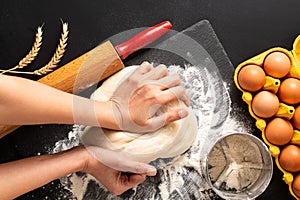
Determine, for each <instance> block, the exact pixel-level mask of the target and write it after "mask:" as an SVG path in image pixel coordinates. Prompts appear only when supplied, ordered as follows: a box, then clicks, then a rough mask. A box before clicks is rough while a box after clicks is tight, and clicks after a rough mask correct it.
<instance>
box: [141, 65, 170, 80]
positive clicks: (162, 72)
mask: <svg viewBox="0 0 300 200" xmlns="http://www.w3.org/2000/svg"><path fill="white" fill-rule="evenodd" d="M168 73H169V72H168V69H167V67H166V66H165V65H158V66H157V67H155V68H153V69H152V70H151V71H149V72H148V73H146V74H144V76H143V80H145V81H147V80H159V79H161V78H163V77H165V76H167V75H168Z"/></svg>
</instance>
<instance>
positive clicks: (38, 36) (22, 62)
mask: <svg viewBox="0 0 300 200" xmlns="http://www.w3.org/2000/svg"><path fill="white" fill-rule="evenodd" d="M42 35H43V31H42V27H38V29H37V33H36V34H35V41H34V44H33V46H32V48H31V50H30V51H29V53H28V54H27V55H26V56H25V57H24V58H23V59H22V60H20V61H19V63H18V65H16V66H15V67H13V68H10V69H7V70H0V71H1V74H4V73H7V72H10V73H11V72H12V71H13V70H16V69H22V68H24V67H26V66H27V65H29V64H30V63H31V62H32V61H34V59H35V58H36V56H37V55H38V53H39V50H40V47H41V44H42V39H43V36H42Z"/></svg>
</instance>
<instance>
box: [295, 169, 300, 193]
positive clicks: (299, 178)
mask: <svg viewBox="0 0 300 200" xmlns="http://www.w3.org/2000/svg"><path fill="white" fill-rule="evenodd" d="M293 192H294V193H295V195H297V196H298V197H300V174H297V175H296V176H294V180H293Z"/></svg>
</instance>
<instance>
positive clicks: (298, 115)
mask: <svg viewBox="0 0 300 200" xmlns="http://www.w3.org/2000/svg"><path fill="white" fill-rule="evenodd" d="M292 124H293V126H294V127H295V128H296V129H298V130H300V106H298V107H296V109H295V112H294V115H293V118H292Z"/></svg>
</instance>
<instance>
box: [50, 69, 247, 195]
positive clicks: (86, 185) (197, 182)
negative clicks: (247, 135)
mask: <svg viewBox="0 0 300 200" xmlns="http://www.w3.org/2000/svg"><path fill="white" fill-rule="evenodd" d="M169 70H170V71H171V72H176V73H177V74H178V75H179V76H180V77H181V79H182V82H183V84H184V86H185V88H186V89H187V92H188V94H189V95H190V99H191V106H192V108H193V112H194V113H195V115H196V117H197V120H198V127H199V130H198V134H197V137H196V139H195V141H194V143H193V145H192V147H191V148H190V149H189V150H187V151H186V152H185V153H184V154H182V155H180V156H177V157H175V158H169V159H157V160H156V161H154V162H152V163H151V164H152V165H154V166H155V167H156V168H157V169H158V174H157V175H156V176H155V177H148V178H147V179H146V181H145V182H143V183H142V184H140V185H138V186H137V187H135V188H133V189H131V190H129V191H127V192H125V193H124V194H122V195H121V196H114V195H112V194H111V193H109V192H108V191H107V190H106V189H105V188H104V187H103V186H102V185H101V183H99V182H98V181H96V180H95V179H94V178H93V177H92V176H90V175H87V174H83V173H75V174H70V175H68V176H66V177H63V178H61V179H60V180H61V184H62V185H63V186H64V188H65V189H67V190H69V191H70V192H71V193H72V194H73V196H74V199H78V200H81V199H145V198H146V199H217V198H218V196H217V195H216V194H215V193H214V192H213V191H212V189H211V188H210V187H209V186H208V184H207V183H206V181H205V178H204V176H203V172H202V167H201V160H202V159H203V158H204V156H205V155H206V153H207V150H208V149H209V148H211V145H212V143H213V142H215V141H216V140H217V139H218V138H219V137H220V136H222V135H223V134H224V133H225V132H226V131H224V130H234V131H240V132H247V131H249V130H248V127H249V126H248V125H247V124H245V122H243V121H241V120H240V116H238V115H235V113H236V112H235V110H232V105H231V104H232V103H231V99H230V95H229V93H228V88H229V84H230V83H227V82H223V81H222V80H221V78H220V77H219V76H218V74H216V73H214V72H210V71H208V69H206V68H201V67H197V66H189V65H186V66H185V67H184V68H182V67H179V66H170V67H169ZM237 112H239V111H237ZM83 129H84V126H80V125H74V126H73V130H72V131H70V132H69V134H68V138H66V139H65V140H61V141H58V142H57V143H56V144H55V146H54V148H53V150H52V151H51V152H52V153H55V152H60V151H63V150H66V149H70V148H72V147H73V146H77V145H78V144H79V143H80V138H79V135H80V133H81V132H82V130H83Z"/></svg>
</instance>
